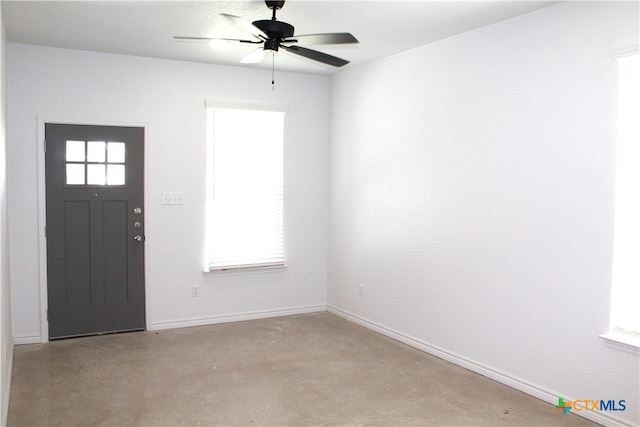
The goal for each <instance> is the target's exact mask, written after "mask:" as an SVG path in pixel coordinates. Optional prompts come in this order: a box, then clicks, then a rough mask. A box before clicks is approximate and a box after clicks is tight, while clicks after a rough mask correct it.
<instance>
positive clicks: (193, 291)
mask: <svg viewBox="0 0 640 427" xmlns="http://www.w3.org/2000/svg"><path fill="white" fill-rule="evenodd" d="M191 296H192V297H194V298H197V297H199V296H200V286H198V285H193V286H192V287H191Z"/></svg>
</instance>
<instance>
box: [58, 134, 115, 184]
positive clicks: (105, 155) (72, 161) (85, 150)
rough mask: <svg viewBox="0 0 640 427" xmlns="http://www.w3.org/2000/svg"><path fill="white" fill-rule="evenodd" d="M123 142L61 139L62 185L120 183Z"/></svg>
mask: <svg viewBox="0 0 640 427" xmlns="http://www.w3.org/2000/svg"><path fill="white" fill-rule="evenodd" d="M124 159H125V144H124V142H105V141H74V140H67V141H65V184H66V185H67V186H78V185H124V184H125V161H124Z"/></svg>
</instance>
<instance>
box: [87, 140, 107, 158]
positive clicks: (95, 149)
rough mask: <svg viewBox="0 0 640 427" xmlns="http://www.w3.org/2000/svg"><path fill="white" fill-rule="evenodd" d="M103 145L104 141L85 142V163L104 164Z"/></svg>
mask: <svg viewBox="0 0 640 427" xmlns="http://www.w3.org/2000/svg"><path fill="white" fill-rule="evenodd" d="M104 147H105V143H104V141H89V142H87V161H88V162H104V161H105V151H104Z"/></svg>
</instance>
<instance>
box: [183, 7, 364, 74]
mask: <svg viewBox="0 0 640 427" xmlns="http://www.w3.org/2000/svg"><path fill="white" fill-rule="evenodd" d="M284 3H285V2H284V0H281V1H269V0H266V1H265V4H266V5H267V7H268V8H269V9H271V10H272V16H271V19H262V20H257V21H254V22H252V23H249V22H247V21H245V20H243V19H242V18H240V17H238V16H234V15H229V14H224V13H223V14H221V15H222V16H223V17H225V18H226V19H228V20H229V21H230V22H231V23H232V24H234V25H235V26H236V27H238V28H239V29H241V30H242V31H244V32H247V33H249V34H250V35H251V37H252V38H249V39H232V38H218V37H184V36H174V39H176V40H193V41H202V40H210V41H215V40H225V41H236V42H240V43H251V44H261V45H262V48H261V49H262V50H263V51H265V52H266V51H272V52H278V51H279V49H280V48H283V49H284V50H286V51H287V52H290V53H293V54H295V55H298V56H302V57H304V58H308V59H311V60H314V61H317V62H321V63H323V64H327V65H331V66H334V67H342V66H344V65H346V64H348V63H349V61H347V60H346V59H342V58H338V57H337V56H333V55H329V54H327V53H323V52H320V51H317V50H313V49H309V48H306V47H302V46H299V45H298V44H297V43H298V42H303V43H305V44H323V45H331V44H355V43H358V40H357V39H356V38H355V37H354V36H353V35H352V34H351V33H322V34H304V35H294V34H295V28H294V27H293V25H291V24H288V23H286V22H283V21H278V20H277V19H276V11H277V10H280V9H281V8H282V7H283V6H284ZM263 58H264V55H259V54H257V53H256V52H255V51H254V52H251V53H249V55H247V56H246V57H245V58H243V59H242V60H241V62H242V63H245V64H248V63H256V62H260V60H261V59H263Z"/></svg>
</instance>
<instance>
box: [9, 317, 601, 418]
mask: <svg viewBox="0 0 640 427" xmlns="http://www.w3.org/2000/svg"><path fill="white" fill-rule="evenodd" d="M8 425H9V426H40V425H47V426H48V425H52V426H53V425H64V426H71V425H77V426H94V425H111V426H130V425H138V426H181V425H193V426H195V425H228V426H232V425H234V426H256V425H353V426H359V425H364V426H371V425H376V426H400V425H414V426H423V425H424V426H444V425H450V426H476V425H478V426H479V425H483V426H489V425H490V426H499V425H508V426H514V425H520V426H525V425H526V426H578V425H585V426H586V425H595V424H593V423H591V422H589V421H587V420H585V419H583V418H580V417H577V416H575V415H573V414H569V415H566V416H565V415H563V414H562V413H561V412H560V411H557V410H556V409H555V408H554V406H553V405H551V404H548V403H545V402H543V401H541V400H538V399H536V398H534V397H531V396H528V395H526V394H524V393H521V392H519V391H517V390H514V389H512V388H510V387H507V386H505V385H502V384H499V383H497V382H495V381H492V380H490V379H488V378H486V377H483V376H481V375H477V374H475V373H473V372H470V371H468V370H466V369H464V368H460V367H458V366H455V365H452V364H450V363H448V362H445V361H443V360H441V359H438V358H436V357H433V356H430V355H428V354H425V353H423V352H421V351H418V350H416V349H414V348H411V347H408V346H406V345H404V344H401V343H399V342H396V341H394V340H391V339H389V338H386V337H384V336H382V335H379V334H377V333H375V332H372V331H369V330H367V329H365V328H363V327H361V326H358V325H355V324H353V323H351V322H348V321H346V320H344V319H341V318H339V317H337V316H334V315H332V314H329V313H316V314H310V315H301V316H290V317H280V318H273V319H266V320H257V321H247V322H237V323H227V324H220V325H212V326H203V327H194V328H184V329H175V330H167V331H157V332H135V333H127V334H117V335H105V336H97V337H87V338H76V339H71V340H64V341H56V342H51V343H47V344H35V345H25V346H18V347H16V349H15V353H14V367H13V376H12V385H11V400H10V404H9V418H8Z"/></svg>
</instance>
